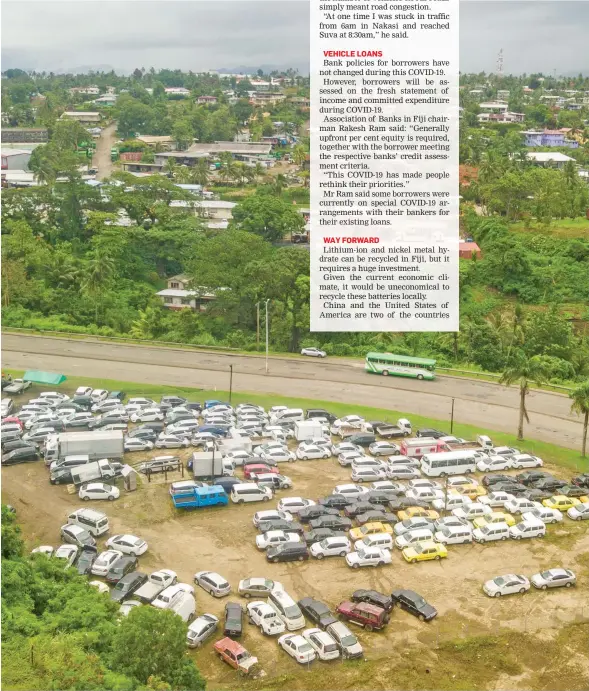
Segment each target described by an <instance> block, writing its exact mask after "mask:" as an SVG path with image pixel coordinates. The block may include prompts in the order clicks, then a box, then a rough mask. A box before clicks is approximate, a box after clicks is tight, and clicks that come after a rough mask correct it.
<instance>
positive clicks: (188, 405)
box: [183, 401, 202, 412]
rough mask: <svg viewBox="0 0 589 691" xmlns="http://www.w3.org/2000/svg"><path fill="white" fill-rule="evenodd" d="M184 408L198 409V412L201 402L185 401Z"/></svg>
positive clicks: (200, 408)
mask: <svg viewBox="0 0 589 691" xmlns="http://www.w3.org/2000/svg"><path fill="white" fill-rule="evenodd" d="M183 407H184V408H187V409H188V410H198V411H199V412H200V411H201V410H202V403H199V402H198V401H186V403H184V404H183Z"/></svg>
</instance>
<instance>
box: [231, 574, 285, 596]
mask: <svg viewBox="0 0 589 691" xmlns="http://www.w3.org/2000/svg"><path fill="white" fill-rule="evenodd" d="M273 590H283V587H282V583H279V582H278V581H273V580H271V579H269V578H245V579H244V580H242V581H239V585H238V586H237V592H238V593H239V594H240V595H243V597H245V598H249V597H267V596H268V594H269V593H271V592H272V591H273Z"/></svg>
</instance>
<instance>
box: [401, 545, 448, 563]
mask: <svg viewBox="0 0 589 691" xmlns="http://www.w3.org/2000/svg"><path fill="white" fill-rule="evenodd" d="M447 556H448V550H447V549H446V546H445V545H443V544H442V543H441V542H418V543H416V544H414V545H410V546H409V547H405V548H404V549H403V559H405V561H407V562H409V563H410V564H416V563H417V562H418V561H431V560H432V559H433V560H436V561H439V560H440V559H445V558H446V557H447Z"/></svg>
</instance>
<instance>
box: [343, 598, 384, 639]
mask: <svg viewBox="0 0 589 691" xmlns="http://www.w3.org/2000/svg"><path fill="white" fill-rule="evenodd" d="M335 611H336V612H337V614H338V615H339V617H340V619H344V620H346V621H351V622H353V623H354V624H359V625H360V626H363V627H364V628H365V629H366V631H373V630H374V629H376V630H377V631H379V630H380V629H382V628H384V627H385V626H386V625H387V624H388V623H389V619H390V615H389V613H388V612H387V610H386V609H384V608H382V607H378V606H377V605H372V604H370V603H369V602H349V601H347V600H344V601H343V602H340V603H339V605H338V606H337V609H336V610H335Z"/></svg>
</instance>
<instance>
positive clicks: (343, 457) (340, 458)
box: [337, 449, 364, 467]
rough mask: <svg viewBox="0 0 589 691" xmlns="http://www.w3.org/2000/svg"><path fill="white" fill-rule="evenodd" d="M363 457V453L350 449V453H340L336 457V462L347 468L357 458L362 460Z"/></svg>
mask: <svg viewBox="0 0 589 691" xmlns="http://www.w3.org/2000/svg"><path fill="white" fill-rule="evenodd" d="M363 456H364V452H363V451H362V450H358V449H352V450H350V451H342V452H340V453H339V454H338V455H337V462H338V463H339V464H340V465H341V466H344V467H346V466H348V465H352V463H353V462H354V461H355V460H356V459H357V458H362V457H363Z"/></svg>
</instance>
